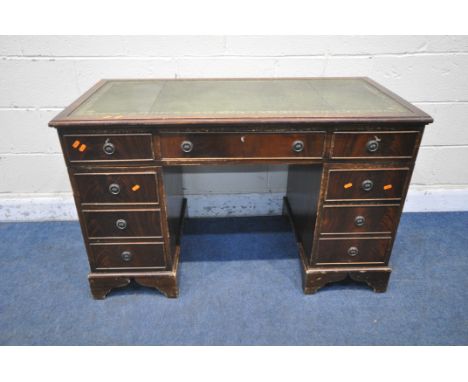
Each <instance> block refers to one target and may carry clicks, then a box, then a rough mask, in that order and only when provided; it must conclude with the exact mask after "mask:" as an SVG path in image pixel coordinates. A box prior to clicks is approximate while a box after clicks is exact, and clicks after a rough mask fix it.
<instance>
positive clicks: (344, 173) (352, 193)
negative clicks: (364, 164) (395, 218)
mask: <svg viewBox="0 0 468 382" xmlns="http://www.w3.org/2000/svg"><path fill="white" fill-rule="evenodd" d="M408 171H409V169H408V168H397V169H395V168H393V169H331V170H329V178H328V185H327V195H326V198H325V199H326V200H327V201H331V200H373V199H394V200H398V199H401V197H402V194H403V190H404V187H405V184H406V179H407V177H408Z"/></svg>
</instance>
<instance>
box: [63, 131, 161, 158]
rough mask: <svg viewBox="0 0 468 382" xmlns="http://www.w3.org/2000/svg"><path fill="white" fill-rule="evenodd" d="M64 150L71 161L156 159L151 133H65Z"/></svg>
mask: <svg viewBox="0 0 468 382" xmlns="http://www.w3.org/2000/svg"><path fill="white" fill-rule="evenodd" d="M63 151H64V154H65V156H66V158H67V159H68V160H69V161H70V162H107V161H112V162H115V161H147V160H150V161H151V160H153V159H154V153H153V144H152V137H151V134H110V135H85V134H75V135H64V136H63Z"/></svg>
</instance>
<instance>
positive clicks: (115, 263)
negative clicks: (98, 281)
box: [90, 243, 166, 270]
mask: <svg viewBox="0 0 468 382" xmlns="http://www.w3.org/2000/svg"><path fill="white" fill-rule="evenodd" d="M90 249H91V253H92V256H93V258H94V263H95V267H96V269H97V270H103V269H124V268H130V269H138V268H142V269H146V268H165V267H166V263H165V260H164V244H163V243H105V244H103V243H92V244H90Z"/></svg>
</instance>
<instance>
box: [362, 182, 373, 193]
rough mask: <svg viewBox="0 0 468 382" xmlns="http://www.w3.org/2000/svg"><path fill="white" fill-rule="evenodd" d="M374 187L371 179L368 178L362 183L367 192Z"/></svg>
mask: <svg viewBox="0 0 468 382" xmlns="http://www.w3.org/2000/svg"><path fill="white" fill-rule="evenodd" d="M373 187H374V182H373V181H372V180H370V179H366V180H365V181H364V182H362V184H361V188H362V189H363V190H364V191H366V192H369V191H370V190H372V188H373Z"/></svg>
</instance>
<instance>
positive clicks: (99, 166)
mask: <svg viewBox="0 0 468 382" xmlns="http://www.w3.org/2000/svg"><path fill="white" fill-rule="evenodd" d="M363 79H364V80H365V81H366V82H368V83H369V84H371V85H372V86H374V87H376V88H377V89H379V90H380V91H382V92H383V93H384V94H385V95H387V96H389V97H390V98H392V99H393V100H395V101H396V102H398V103H400V104H401V105H403V106H404V107H406V108H407V109H408V110H410V111H411V112H412V113H413V114H414V116H412V117H382V116H375V117H365V118H363V117H362V116H359V115H356V116H348V117H345V118H333V117H326V118H323V117H309V118H302V117H301V118H292V117H282V118H276V117H275V118H265V117H259V118H237V117H236V118H230V117H227V118H193V117H187V118H181V117H176V118H144V117H143V118H120V119H115V120H114V119H86V118H80V119H74V118H70V117H69V115H70V113H72V112H73V110H75V109H76V108H77V107H78V106H79V105H81V104H82V103H83V102H84V101H85V100H86V99H87V98H88V97H89V96H90V95H92V94H93V93H94V92H95V91H97V90H98V89H99V88H100V87H101V86H103V85H104V84H105V83H106V81H100V82H99V83H98V84H96V85H95V86H94V87H93V88H91V89H90V90H89V91H88V92H86V93H85V94H84V95H83V96H81V97H80V98H79V99H77V100H76V101H75V102H73V103H72V104H71V105H70V106H69V107H68V108H66V109H65V110H64V111H63V112H61V113H60V114H59V115H58V116H57V117H56V118H54V119H53V120H52V121H51V122H50V124H49V125H50V126H52V127H56V128H57V129H58V133H59V137H60V141H61V144H62V149H63V151H64V153H66V148H65V147H64V136H65V135H78V134H83V135H91V136H96V135H107V134H109V135H111V134H123V135H133V134H151V135H152V150H153V152H154V158H152V159H148V158H146V159H142V160H131V161H123V160H120V161H113V160H112V159H109V161H106V160H100V161H98V162H96V161H73V162H71V161H69V159H68V158H67V157H66V156H65V162H66V164H67V166H68V168H69V174H70V179H71V183H72V188H73V191H74V197H75V203H76V207H77V210H78V214H79V218H80V224H81V228H82V231H83V236H84V239H85V243H86V247H87V250H88V257H89V263H90V266H91V273H90V275H89V282H90V286H91V290H92V293H93V296H94V297H95V298H104V297H105V296H106V294H107V293H108V292H109V291H110V290H111V289H113V288H117V287H122V286H125V285H127V284H128V283H129V282H130V280H132V279H134V280H135V281H136V282H137V283H139V284H141V285H145V286H150V287H154V288H157V289H159V290H160V291H161V292H162V293H164V294H165V295H166V296H168V297H177V295H178V285H177V268H178V261H179V254H180V235H181V232H182V229H181V227H182V224H183V217H184V216H185V210H186V200H185V198H184V197H183V191H182V180H181V177H182V170H181V169H182V168H183V166H187V165H204V164H210V165H224V164H255V163H268V164H288V165H289V176H288V191H287V194H286V196H285V199H284V212H285V213H286V214H287V215H288V216H289V218H290V220H291V223H292V226H293V229H294V231H295V234H296V238H297V243H298V248H299V255H300V263H301V266H302V275H303V288H304V292H305V293H314V292H316V291H317V290H318V289H319V288H321V287H322V286H324V285H326V284H327V283H329V282H334V281H339V280H342V279H344V278H346V277H350V278H352V279H354V280H356V281H360V282H366V283H368V284H369V285H370V286H371V287H372V288H373V289H374V290H375V291H376V292H383V291H385V290H386V288H387V283H388V279H389V276H390V272H391V268H390V267H389V265H388V261H389V258H390V254H391V250H392V247H393V243H394V240H395V236H396V228H397V227H398V223H399V218H400V215H401V212H402V209H403V206H404V201H405V198H406V194H407V191H408V186H409V182H410V179H411V176H412V172H413V169H414V164H415V160H416V157H417V152H418V149H419V145H420V142H421V138H422V134H423V131H424V127H425V125H426V124H428V123H431V122H432V118H431V117H430V116H429V115H427V114H426V113H424V112H423V111H421V110H420V109H418V108H416V107H415V106H413V105H411V104H410V103H408V102H407V101H405V100H403V99H402V98H400V97H399V96H397V95H395V94H394V93H392V92H391V91H389V90H388V89H385V88H383V87H382V86H381V85H379V84H377V83H375V82H374V81H372V80H370V79H368V78H363ZM220 80H221V79H220ZM222 80H226V79H222ZM266 132H271V133H276V134H288V133H293V132H303V133H307V132H324V133H325V140H324V144H323V156H322V157H305V158H294V157H293V156H291V157H284V158H271V157H249V158H243V157H241V156H238V157H236V156H234V157H223V158H220V157H215V156H213V155H211V153H210V152H207V153H206V155H204V156H203V157H197V158H190V157H184V156H182V155H181V157H180V158H164V157H163V156H162V155H161V152H162V150H161V139H160V138H161V136H163V135H164V134H177V135H180V136H181V137H182V136H183V135H184V134H187V133H210V134H212V135H214V136H215V137H216V136H221V135H223V134H226V133H239V134H242V133H255V134H264V133H266ZM343 132H348V133H355V134H360V133H364V132H365V133H369V132H374V133H376V134H392V133H395V132H398V133H402V132H403V133H414V132H416V133H417V139H416V143H415V145H414V151H413V154H412V156H369V157H359V158H358V157H333V156H332V152H333V144H334V140H333V137H334V134H336V133H338V134H339V133H343ZM131 149H132V150H138V148H137V147H135V148H131ZM390 168H407V169H408V174H407V177H406V179H405V181H404V187H403V192H402V195H401V198H398V200H396V199H374V198H370V199H363V200H345V199H344V200H326V197H325V196H326V193H327V187H328V177H329V172H330V170H331V171H333V170H334V169H341V170H343V169H344V170H351V171H353V170H356V169H360V170H363V169H380V170H382V171H385V170H388V169H390ZM144 169H156V172H157V179H158V192H159V204H158V206H159V207H158V208H160V210H161V220H162V234H163V243H164V246H165V261H166V264H167V267H166V269H164V270H161V269H158V270H151V271H147V270H145V271H129V270H126V269H122V270H119V271H116V270H115V269H112V270H108V271H103V270H101V269H99V270H98V269H97V268H96V264H94V260H93V258H92V256H90V255H89V254H90V250H89V245H90V243H93V242H95V241H96V240H97V239H96V238H88V237H87V235H86V227H85V223H84V218H83V208H86V209H87V210H90V209H91V210H95V211H99V210H105V209H109V208H110V207H109V204H97V205H92V204H91V205H90V204H87V205H86V206H83V205H82V201H81V196H80V194H79V192H78V188H77V187H76V184H75V181H74V176H73V175H74V173H75V172H78V171H82V172H91V171H97V172H106V171H122V172H125V171H126V170H128V171H134V172H135V171H142V170H144ZM304 176H306V178H307V179H308V180H307V181H306V182H304V179H305V178H304ZM130 204H131V203H130ZM332 204H334V205H337V206H338V205H343V206H344V205H354V204H358V205H364V204H367V205H368V204H371V205H375V206H378V205H395V204H397V205H398V206H399V210H398V216H397V217H396V223H395V230H394V232H392V233H391V235H390V236H391V240H390V244H389V246H388V250H387V253H386V255H385V259H386V260H385V262H384V264H378V265H369V264H366V265H362V264H352V263H351V264H336V265H333V264H329V265H328V264H327V265H322V264H317V262H316V253H317V243H318V240H319V238H320V237H324V236H323V235H322V233H321V219H322V211H323V208H325V206H330V205H332ZM111 207H112V208H115V209H116V210H119V209H128V208H130V207H129V204H121V205H112V206H111ZM134 207H136V208H154V204H151V203H146V204H145V203H143V204H138V206H136V205H134ZM326 236H327V237H329V235H328V234H327V235H326ZM332 236H333V235H332ZM340 236H341V237H343V236H344V235H340ZM358 236H359V237H362V238H376V237H381V236H382V235H381V233H379V232H368V233H365V234H359V235H358ZM114 241H115V242H119V240H114ZM121 241H123V240H121Z"/></svg>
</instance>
